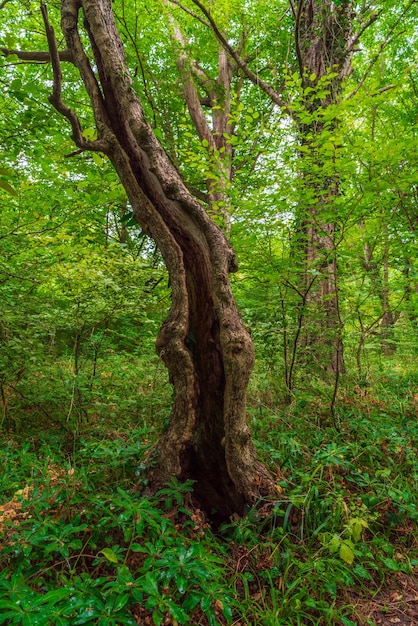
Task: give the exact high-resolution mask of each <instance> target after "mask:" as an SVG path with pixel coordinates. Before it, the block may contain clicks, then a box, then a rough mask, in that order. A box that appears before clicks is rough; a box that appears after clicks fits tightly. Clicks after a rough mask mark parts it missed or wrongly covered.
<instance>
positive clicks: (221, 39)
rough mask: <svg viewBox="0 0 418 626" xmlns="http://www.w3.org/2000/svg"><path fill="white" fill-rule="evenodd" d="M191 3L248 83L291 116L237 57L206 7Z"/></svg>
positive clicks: (266, 86) (286, 106)
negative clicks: (200, 12) (199, 11)
mask: <svg viewBox="0 0 418 626" xmlns="http://www.w3.org/2000/svg"><path fill="white" fill-rule="evenodd" d="M192 2H193V4H195V5H196V6H197V7H198V8H199V9H200V10H201V11H202V13H203V15H205V17H206V18H207V20H208V22H209V25H210V28H211V30H212V31H213V33H214V35H215V37H216V39H217V40H218V41H219V43H220V44H221V46H222V47H223V48H224V49H225V50H226V51H227V53H228V54H229V56H230V57H231V58H232V59H233V60H234V61H235V63H236V64H237V66H238V67H239V68H240V69H241V70H242V71H243V72H244V74H245V75H246V76H247V78H249V79H250V81H251V82H252V83H254V85H257V86H258V87H260V89H262V90H263V91H264V93H266V94H267V95H268V96H269V98H270V99H271V100H272V101H273V102H274V103H275V104H277V105H278V106H279V107H281V108H282V109H284V110H285V111H286V112H287V113H289V114H290V115H293V114H292V111H291V110H290V109H289V107H288V105H287V103H286V102H285V101H284V100H283V98H281V96H280V94H279V93H278V92H277V91H276V90H275V89H273V87H272V86H271V85H269V84H268V83H266V82H265V81H264V80H262V79H261V78H260V76H259V75H258V74H256V73H255V72H253V71H252V70H251V69H250V68H249V67H248V65H247V63H246V62H245V61H244V60H243V59H242V58H241V57H240V56H239V54H237V52H236V51H235V50H234V49H233V48H232V46H231V45H230V44H229V43H228V41H227V40H226V38H225V36H224V35H223V34H222V33H221V31H220V29H219V27H218V25H217V24H216V22H215V20H214V19H213V17H212V16H211V14H210V11H209V10H208V9H206V7H205V6H204V5H203V4H202V3H201V2H200V0H192Z"/></svg>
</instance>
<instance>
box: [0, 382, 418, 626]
mask: <svg viewBox="0 0 418 626" xmlns="http://www.w3.org/2000/svg"><path fill="white" fill-rule="evenodd" d="M406 384H407V385H409V382H408V383H405V385H406ZM408 388H409V386H407V387H406V389H408ZM385 389H386V388H385ZM157 391H158V390H157ZM391 393H392V395H390V394H391ZM396 393H399V394H400V397H401V398H402V405H400V404H399V402H397V401H395V399H394V397H393V391H392V392H390V391H387V396H386V397H384V395H383V390H382V389H379V393H378V394H377V393H375V392H374V391H373V390H368V393H367V395H366V394H364V395H362V396H359V395H358V394H357V395H355V396H348V395H344V394H341V398H340V405H339V411H338V415H337V422H336V423H333V422H332V420H331V418H330V416H329V415H328V414H327V412H326V410H325V409H324V407H322V406H321V405H319V404H318V401H317V398H314V400H313V401H312V402H310V401H309V398H308V399H306V398H304V399H303V400H304V401H303V402H299V404H297V403H295V404H294V405H293V406H292V407H289V408H288V409H286V410H284V409H283V408H282V407H278V406H277V405H274V403H273V402H272V401H271V399H270V400H269V399H267V398H264V399H263V400H262V401H261V400H260V399H259V397H258V398H257V397H255V399H252V398H250V402H249V410H248V414H249V423H250V426H251V427H252V430H253V433H254V437H255V442H256V446H257V449H258V453H259V456H260V458H261V459H262V460H263V462H264V463H265V464H266V465H267V466H268V467H269V469H270V471H271V472H272V474H273V475H274V476H276V477H277V487H278V494H279V495H278V502H277V504H276V505H275V507H274V509H273V512H272V513H270V514H269V515H268V516H264V514H262V513H260V509H258V510H257V509H254V510H250V511H248V513H247V515H246V516H245V517H243V518H238V517H237V519H233V520H230V521H229V522H228V523H225V524H223V525H221V526H220V527H218V528H216V529H212V528H211V527H210V524H209V523H208V520H207V519H206V517H205V516H204V514H203V513H202V512H201V511H200V510H199V509H198V508H197V507H196V506H193V505H192V499H191V493H192V489H193V486H192V484H191V483H190V484H185V485H182V484H180V483H178V482H177V481H175V480H173V481H172V483H170V484H169V485H167V488H165V489H164V490H162V491H161V492H160V493H159V494H157V496H156V497H152V498H149V497H145V496H144V495H142V493H141V490H142V487H144V486H145V485H146V467H147V463H148V462H149V458H150V452H151V450H152V446H153V443H154V442H155V440H156V437H157V435H158V430H159V428H160V425H159V424H158V423H157V421H158V420H156V419H155V413H156V411H155V406H156V404H157V401H156V400H155V398H153V399H152V402H150V412H149V419H148V416H147V415H146V412H145V411H144V412H143V413H142V415H141V420H142V422H141V426H138V420H134V419H132V421H129V420H126V419H125V421H124V422H122V421H120V420H119V418H118V416H117V415H116V416H114V417H113V418H112V419H106V420H102V419H99V418H92V419H91V420H90V422H89V423H85V424H83V425H82V427H78V431H77V432H74V433H71V432H70V433H68V432H67V433H66V434H65V435H63V433H62V432H59V430H56V424H55V426H54V427H52V426H51V424H50V423H47V420H46V418H45V416H44V414H43V416H44V417H43V416H42V415H40V414H39V412H38V411H37V407H36V406H34V407H26V411H27V413H26V416H25V420H21V421H20V422H19V423H17V422H16V423H15V424H11V426H12V427H10V424H9V425H6V426H9V427H8V428H4V429H3V430H2V431H1V432H0V444H1V449H2V457H1V465H2V468H1V469H2V471H1V472H0V624H6V625H8V624H22V625H23V626H24V625H26V624H27V625H29V624H30V625H33V626H78V625H82V624H91V625H93V624H94V625H97V626H120V625H122V624H123V626H129V625H131V626H135V625H138V624H139V625H140V626H147V625H148V626H153V625H154V626H164V625H165V626H178V625H179V624H180V625H181V624H184V625H186V626H187V625H189V626H216V625H217V624H220V625H230V626H253V625H254V626H389V625H394V624H395V625H396V624H397V625H399V626H412V625H414V626H416V625H417V624H418V525H417V521H418V510H417V505H418V499H417V478H418V424H417V415H416V411H417V407H416V403H415V400H414V398H415V395H414V393H412V392H411V393H410V394H409V396H408V394H407V392H405V387H404V388H403V387H402V385H401V384H400V382H399V381H397V384H396ZM408 398H409V399H408ZM400 406H401V410H400V408H399V407H400ZM29 409H30V410H29ZM21 410H23V409H22V407H21ZM162 412H163V411H161V413H162ZM20 424H24V425H25V430H23V429H22V427H21V426H20ZM16 425H18V426H19V428H17V427H16ZM13 426H15V427H14V428H13ZM270 510H271V509H270Z"/></svg>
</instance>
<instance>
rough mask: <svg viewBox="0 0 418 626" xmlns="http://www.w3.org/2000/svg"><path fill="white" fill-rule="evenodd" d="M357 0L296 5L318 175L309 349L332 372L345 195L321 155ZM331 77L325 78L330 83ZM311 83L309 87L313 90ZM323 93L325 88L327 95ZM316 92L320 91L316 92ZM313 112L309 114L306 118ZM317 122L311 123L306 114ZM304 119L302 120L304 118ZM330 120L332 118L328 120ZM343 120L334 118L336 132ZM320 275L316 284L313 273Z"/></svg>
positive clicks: (306, 224) (338, 359) (306, 131)
mask: <svg viewBox="0 0 418 626" xmlns="http://www.w3.org/2000/svg"><path fill="white" fill-rule="evenodd" d="M351 19H352V2H351V0H342V1H341V2H338V3H337V2H333V1H332V0H299V2H298V3H297V5H296V6H295V45H296V52H297V57H298V62H299V70H300V79H301V86H302V89H303V94H306V95H304V96H303V99H302V104H303V113H302V115H300V114H299V115H296V116H295V117H296V121H297V127H298V133H299V137H300V142H301V145H302V146H303V147H304V151H303V153H302V154H301V158H302V159H306V158H308V159H309V160H310V163H311V164H312V169H313V170H314V171H315V173H314V174H312V172H309V173H308V174H306V173H305V174H303V175H302V178H303V181H304V182H305V183H306V189H305V191H308V192H311V193H310V195H309V193H308V194H305V195H306V197H308V198H309V199H311V198H312V199H313V201H312V202H311V201H310V202H309V203H307V204H306V206H302V207H301V212H302V214H303V215H302V219H301V223H302V242H303V244H302V248H303V252H304V258H305V260H304V263H305V278H304V282H305V290H306V289H308V286H309V287H310V288H309V293H308V298H307V304H308V307H309V310H310V312H311V315H310V316H309V319H308V327H307V332H306V333H305V338H304V339H305V350H306V351H307V352H308V354H309V359H310V360H311V361H312V362H314V363H315V366H316V367H318V366H319V367H321V368H323V369H325V370H328V371H329V372H331V373H332V374H338V373H341V372H343V371H344V358H343V343H342V336H341V331H342V324H341V317H340V311H339V299H338V281H337V254H336V240H335V223H334V222H332V221H330V220H329V218H328V219H327V218H326V217H324V215H326V214H327V213H328V214H329V213H330V209H331V208H332V203H333V201H334V199H335V198H336V197H337V196H338V195H339V180H338V176H337V174H336V173H334V174H331V175H330V168H329V167H326V163H325V157H324V156H323V155H321V146H320V139H321V135H322V134H323V133H324V130H325V122H324V119H326V118H325V115H324V113H325V111H326V110H327V109H328V108H329V107H330V106H331V105H333V104H335V103H337V102H338V99H339V95H340V92H341V86H342V81H343V80H344V78H345V77H346V75H347V74H348V73H349V71H350V61H351V53H350V52H349V43H350V39H351V36H352V31H351ZM324 81H325V82H324ZM308 87H309V89H307V88H308ZM321 91H322V92H323V93H322V94H321ZM315 94H316V95H315ZM306 114H307V116H306ZM306 117H308V119H309V118H310V119H311V121H308V122H306V120H305V118H306ZM298 119H299V120H300V121H298ZM329 123H330V120H328V124H329ZM337 126H338V120H336V119H335V118H334V120H331V128H332V130H334V131H336V130H337ZM314 275H315V276H316V278H315V280H314V283H313V284H312V285H311V283H312V276H314Z"/></svg>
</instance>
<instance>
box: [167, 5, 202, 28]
mask: <svg viewBox="0 0 418 626" xmlns="http://www.w3.org/2000/svg"><path fill="white" fill-rule="evenodd" d="M170 2H172V3H173V4H176V5H177V6H178V7H180V9H181V10H182V11H184V12H185V13H187V14H188V15H191V16H192V17H193V18H194V19H195V20H198V22H200V23H201V24H203V25H204V26H206V27H207V28H210V27H211V26H210V23H209V22H207V21H206V20H204V19H203V17H200V15H198V14H197V13H195V12H194V11H191V10H190V9H188V8H187V7H185V6H184V4H182V3H181V2H179V0H170Z"/></svg>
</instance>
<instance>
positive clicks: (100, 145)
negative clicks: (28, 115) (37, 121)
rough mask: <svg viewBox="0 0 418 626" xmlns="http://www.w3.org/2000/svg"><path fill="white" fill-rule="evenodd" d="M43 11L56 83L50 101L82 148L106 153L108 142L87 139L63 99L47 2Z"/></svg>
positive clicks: (58, 59) (77, 120) (60, 74)
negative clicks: (68, 123)
mask: <svg viewBox="0 0 418 626" xmlns="http://www.w3.org/2000/svg"><path fill="white" fill-rule="evenodd" d="M41 12H42V17H43V20H44V24H45V32H46V37H47V40H48V47H49V54H50V58H51V63H52V71H53V75H54V84H53V88H52V94H51V95H50V96H49V101H50V103H51V104H52V105H53V106H54V107H55V109H56V110H57V111H58V112H59V113H61V115H63V116H64V117H66V118H67V119H68V121H69V122H70V124H71V128H72V130H73V140H74V143H75V144H76V145H77V146H78V147H79V148H80V149H81V150H93V151H96V152H97V151H100V152H104V153H106V151H107V148H108V143H107V142H106V141H101V140H95V141H88V140H87V139H85V137H83V130H82V127H81V123H80V120H79V119H78V117H77V115H76V113H75V112H74V111H73V110H72V109H70V108H69V107H67V105H66V104H64V102H63V101H62V71H61V65H60V58H59V54H58V48H57V42H56V39H55V32H54V29H53V28H52V26H51V24H50V23H49V19H48V10H47V8H46V4H45V3H42V4H41Z"/></svg>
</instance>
